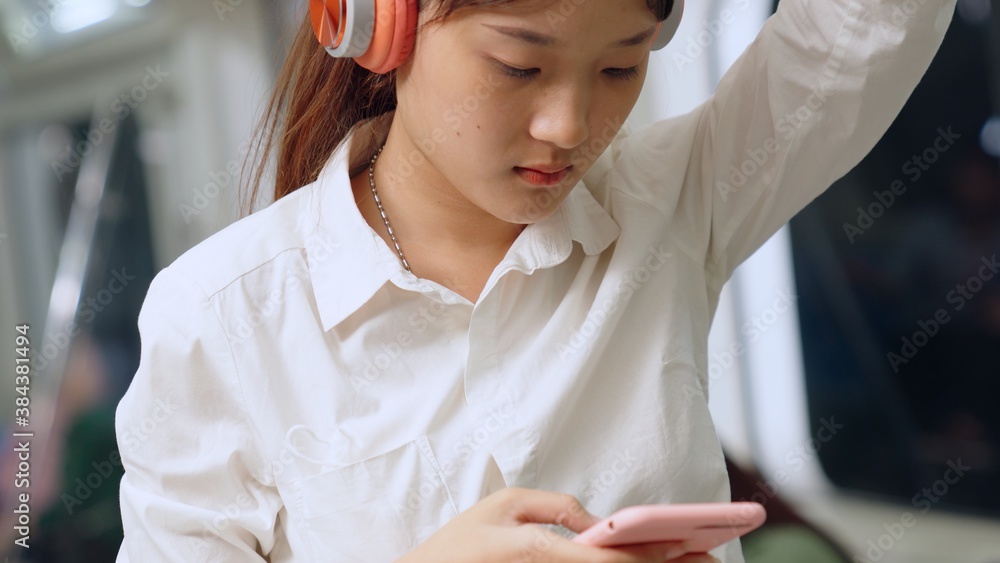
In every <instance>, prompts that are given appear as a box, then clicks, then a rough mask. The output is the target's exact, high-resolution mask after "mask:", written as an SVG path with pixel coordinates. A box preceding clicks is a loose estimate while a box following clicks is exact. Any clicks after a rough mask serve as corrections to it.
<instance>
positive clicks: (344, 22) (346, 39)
mask: <svg viewBox="0 0 1000 563" xmlns="http://www.w3.org/2000/svg"><path fill="white" fill-rule="evenodd" d="M309 12H310V15H311V17H312V25H313V31H314V32H315V33H316V39H318V40H319V42H320V44H321V45H323V47H324V48H326V52H327V53H330V55H331V56H333V57H353V58H354V60H355V61H356V62H357V63H358V65H360V66H362V67H364V68H367V69H368V70H370V71H372V72H374V73H376V74H385V73H387V72H389V71H391V70H393V69H395V68H398V67H399V66H400V65H401V64H403V62H404V61H406V58H407V57H409V56H410V51H411V50H412V49H413V37H414V35H415V33H416V30H417V0H309ZM683 13H684V0H674V9H673V11H672V12H671V13H670V17H668V18H667V19H666V20H664V21H662V22H660V23H659V24H657V26H656V35H655V36H654V37H653V43H652V49H651V50H653V51H657V50H659V49H662V48H663V47H664V46H666V44H667V43H669V42H670V40H671V39H673V37H674V34H676V33H677V28H678V27H679V26H680V24H681V16H682V15H683ZM376 14H378V15H377V16H376ZM664 24H666V25H664ZM369 30H374V32H370V31H369Z"/></svg>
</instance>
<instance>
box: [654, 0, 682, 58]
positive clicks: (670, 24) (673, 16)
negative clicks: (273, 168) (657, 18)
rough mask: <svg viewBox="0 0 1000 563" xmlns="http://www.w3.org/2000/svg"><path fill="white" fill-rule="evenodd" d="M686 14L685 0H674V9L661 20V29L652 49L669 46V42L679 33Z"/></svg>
mask: <svg viewBox="0 0 1000 563" xmlns="http://www.w3.org/2000/svg"><path fill="white" fill-rule="evenodd" d="M683 16H684V0H674V9H673V10H671V11H670V15H669V16H668V17H667V19H665V20H663V21H662V22H660V30H659V32H658V33H657V34H656V37H655V38H653V45H652V47H651V50H653V51H659V50H660V49H662V48H664V47H666V46H667V43H670V41H671V40H672V39H673V38H674V35H677V29H678V28H679V27H680V26H681V18H682V17H683Z"/></svg>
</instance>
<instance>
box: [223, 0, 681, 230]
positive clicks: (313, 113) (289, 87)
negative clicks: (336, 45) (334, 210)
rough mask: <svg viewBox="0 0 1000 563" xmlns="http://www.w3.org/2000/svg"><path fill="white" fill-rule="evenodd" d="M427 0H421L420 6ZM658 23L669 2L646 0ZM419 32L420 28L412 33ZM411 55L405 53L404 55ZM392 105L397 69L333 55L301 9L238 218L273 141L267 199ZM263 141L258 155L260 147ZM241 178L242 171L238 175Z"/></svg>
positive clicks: (440, 13)
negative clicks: (376, 69)
mask: <svg viewBox="0 0 1000 563" xmlns="http://www.w3.org/2000/svg"><path fill="white" fill-rule="evenodd" d="M518 1H523V0H437V1H436V2H435V3H437V4H438V7H437V11H436V13H435V14H434V15H433V17H432V18H431V19H430V20H428V21H427V22H426V23H427V24H431V23H435V22H439V21H443V20H445V19H447V18H448V17H449V16H451V15H452V14H453V13H454V12H455V11H457V10H459V9H462V8H474V7H491V6H502V5H505V4H512V3H514V2H518ZM427 2H428V0H420V1H419V4H420V9H421V10H423V9H424V8H426V6H427ZM646 4H647V5H648V6H649V9H650V10H652V11H653V14H654V15H655V16H656V19H657V21H664V20H666V19H667V17H668V16H669V15H670V12H671V11H672V10H673V6H674V0H646ZM418 32H419V31H418ZM411 56H412V55H411ZM394 109H396V71H395V70H393V71H392V72H389V73H387V74H383V75H380V74H375V73H373V72H371V71H369V70H368V69H366V68H364V67H362V66H359V65H358V64H357V63H356V62H355V61H354V59H352V58H334V57H331V56H330V55H329V54H327V52H326V50H325V49H323V47H322V46H321V45H320V44H319V42H318V41H316V36H315V35H314V34H313V29H312V23H311V20H310V18H309V13H308V10H307V11H306V14H305V18H304V19H303V20H302V24H301V25H300V26H299V29H298V32H297V33H296V35H295V39H294V40H293V41H292V45H291V48H290V49H289V52H288V56H287V58H286V59H285V62H284V64H283V65H282V67H281V70H280V72H279V73H278V78H277V81H276V84H275V87H274V90H273V91H272V93H271V96H270V99H269V101H268V102H267V106H266V108H265V112H264V114H263V115H262V117H261V120H260V123H259V124H258V125H257V127H256V128H255V130H254V132H253V136H252V140H255V141H256V142H251V144H250V146H251V147H253V149H254V150H252V151H250V152H249V153H248V155H247V157H246V158H245V159H244V161H243V165H242V169H241V172H242V171H243V170H245V169H246V167H247V165H248V164H251V163H254V164H255V165H256V174H254V177H253V180H252V182H251V184H250V187H249V193H248V195H247V197H246V198H245V199H243V200H242V201H241V202H240V218H242V217H245V216H246V215H249V214H250V213H252V212H253V207H254V202H255V200H256V198H257V194H258V192H259V190H260V183H261V178H262V176H263V173H264V168H265V166H266V162H267V160H268V157H269V156H270V154H271V151H272V150H273V148H274V145H275V142H277V144H278V161H277V171H276V173H275V184H274V201H277V200H278V199H280V198H282V197H284V196H286V195H288V194H290V193H291V192H293V191H295V190H297V189H299V188H301V187H303V186H305V185H308V184H310V183H312V182H314V181H315V180H316V178H317V177H318V176H319V172H320V170H321V169H322V168H323V165H324V164H325V163H326V161H327V159H328V158H329V156H330V155H331V154H332V153H333V151H335V150H337V148H338V147H339V146H340V144H341V143H342V142H343V141H344V140H345V139H346V137H347V135H348V133H349V132H350V130H351V129H352V128H353V127H354V126H355V125H356V124H358V123H360V122H361V121H364V120H367V119H370V118H373V117H377V116H379V115H382V114H384V113H386V112H389V111H392V110H394ZM261 146H263V149H262V150H263V153H262V154H258V153H259V152H260V150H261V149H260V147H261ZM241 177H242V176H241Z"/></svg>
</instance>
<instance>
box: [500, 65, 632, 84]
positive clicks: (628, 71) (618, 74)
mask: <svg viewBox="0 0 1000 563" xmlns="http://www.w3.org/2000/svg"><path fill="white" fill-rule="evenodd" d="M497 65H498V66H499V67H500V69H501V70H502V71H503V73H504V74H505V75H507V76H509V77H511V78H517V79H521V80H528V79H530V78H531V77H532V76H534V75H535V73H537V72H538V71H539V70H538V69H537V68H515V67H512V66H510V65H505V64H503V63H501V62H497ZM604 72H606V73H607V74H608V75H609V76H611V77H612V78H615V79H618V80H634V79H636V78H638V77H639V74H640V73H639V67H638V66H633V67H630V68H609V69H606V70H605V71H604Z"/></svg>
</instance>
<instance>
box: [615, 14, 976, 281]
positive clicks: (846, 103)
mask: <svg viewBox="0 0 1000 563" xmlns="http://www.w3.org/2000/svg"><path fill="white" fill-rule="evenodd" d="M955 3H956V0H928V1H926V2H924V1H921V2H912V3H905V6H909V7H913V6H916V8H915V9H913V10H909V11H906V10H904V8H903V7H901V6H902V5H901V4H900V3H899V2H897V1H893V0H784V1H782V2H781V4H780V5H779V8H778V10H777V12H776V13H775V14H774V15H773V16H772V17H771V18H769V19H768V21H767V22H766V23H765V25H764V26H763V28H762V30H761V31H760V33H759V34H758V36H757V38H756V39H755V41H754V42H753V43H752V44H751V45H750V46H749V47H748V48H747V50H746V51H745V52H744V53H743V54H742V55H741V56H740V58H739V59H737V61H736V62H735V63H734V64H733V66H732V67H731V68H730V69H729V70H728V72H727V73H726V74H725V75H724V77H723V78H722V80H721V82H720V83H719V86H718V88H717V90H716V92H715V94H714V95H713V96H712V97H711V98H710V99H709V100H707V101H706V102H705V103H704V104H702V105H701V106H699V107H698V108H696V109H695V110H694V111H692V112H691V113H689V114H686V115H683V116H679V117H676V118H670V119H666V120H663V121H660V122H657V123H654V124H653V125H651V126H649V127H647V128H646V129H644V130H642V131H640V132H638V133H635V134H629V135H627V136H626V137H625V138H624V139H623V140H622V141H621V146H620V148H618V149H617V150H616V151H614V154H613V157H612V158H615V159H618V160H617V161H616V162H615V164H614V165H613V166H612V172H613V173H614V174H616V175H617V176H618V179H619V181H620V185H622V186H628V189H629V190H631V191H633V192H634V193H635V194H636V195H637V196H638V197H640V199H642V200H643V201H645V202H646V203H648V204H650V205H653V206H655V207H657V208H658V209H660V210H661V211H662V212H663V213H664V215H665V216H666V220H667V221H668V224H669V225H670V233H671V236H673V237H675V242H676V243H677V244H678V246H679V247H680V248H681V249H682V250H684V251H685V252H686V253H688V254H689V255H690V256H691V257H692V258H693V259H695V260H697V261H699V262H700V263H703V264H704V265H705V267H706V271H707V273H708V276H709V280H711V281H712V282H714V284H715V285H717V286H718V287H721V285H722V284H723V283H724V282H725V281H726V280H728V279H729V277H730V276H731V275H732V272H733V270H735V268H736V266H738V265H739V264H740V263H741V262H743V261H744V260H746V258H748V257H749V256H750V255H751V254H752V253H753V252H754V251H755V250H757V249H758V248H759V247H760V246H761V245H763V244H764V242H766V241H767V239H768V238H770V237H771V236H772V235H773V234H774V233H775V232H776V231H777V230H778V229H779V228H780V227H781V226H782V225H784V224H785V223H787V222H788V221H789V220H790V219H791V218H792V217H793V216H794V215H795V214H796V213H798V212H799V211H800V210H801V209H802V208H804V207H805V206H806V205H807V204H808V203H809V202H811V201H812V200H813V199H815V198H816V197H817V196H819V195H820V194H821V193H822V192H823V191H824V190H826V189H827V188H828V187H829V186H830V185H831V184H832V183H833V182H835V181H836V180H837V179H839V178H840V177H842V176H843V175H844V174H846V173H847V172H849V171H850V170H851V169H852V168H853V167H854V166H856V165H857V164H858V163H859V162H860V161H861V159H862V158H864V156H865V155H866V154H868V152H869V151H871V149H872V148H873V147H874V146H875V144H876V143H877V142H878V141H879V139H880V138H881V137H882V135H883V134H884V132H885V131H886V130H887V129H888V128H889V126H890V125H891V124H892V122H893V120H895V118H896V116H897V115H898V114H899V112H900V110H902V108H903V105H904V104H905V103H906V100H907V99H908V98H909V96H910V94H911V93H912V92H913V90H914V89H915V88H916V86H917V84H918V83H919V81H920V79H921V78H922V77H923V75H924V74H925V72H926V71H927V68H928V67H929V66H930V63H931V60H932V59H933V58H934V55H935V53H936V52H937V50H938V48H939V47H940V44H941V42H942V40H943V38H944V35H945V32H946V31H947V28H948V25H949V24H950V22H951V18H952V15H953V13H954V9H955Z"/></svg>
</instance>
